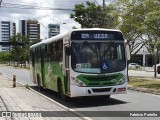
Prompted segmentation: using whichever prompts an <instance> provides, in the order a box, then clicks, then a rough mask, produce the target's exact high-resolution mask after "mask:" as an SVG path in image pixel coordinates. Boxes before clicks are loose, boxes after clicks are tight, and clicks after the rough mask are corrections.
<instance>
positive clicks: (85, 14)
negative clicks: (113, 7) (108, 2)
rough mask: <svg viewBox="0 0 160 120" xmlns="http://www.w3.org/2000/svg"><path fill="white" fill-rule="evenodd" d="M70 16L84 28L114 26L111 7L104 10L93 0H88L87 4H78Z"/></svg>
mask: <svg viewBox="0 0 160 120" xmlns="http://www.w3.org/2000/svg"><path fill="white" fill-rule="evenodd" d="M70 17H71V18H72V19H74V20H75V21H77V22H78V23H79V24H81V26H82V28H95V27H97V28H114V20H113V17H112V16H111V14H110V9H109V7H108V8H106V10H104V9H103V7H102V6H100V5H96V4H95V3H93V2H89V1H86V6H85V5H84V4H83V3H82V4H76V5H75V10H74V13H73V14H71V16H70Z"/></svg>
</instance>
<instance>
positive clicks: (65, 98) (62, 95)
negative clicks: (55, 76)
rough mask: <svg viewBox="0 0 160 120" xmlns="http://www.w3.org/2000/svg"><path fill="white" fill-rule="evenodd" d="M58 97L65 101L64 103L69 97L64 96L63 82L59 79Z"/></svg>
mask: <svg viewBox="0 0 160 120" xmlns="http://www.w3.org/2000/svg"><path fill="white" fill-rule="evenodd" d="M57 86H58V96H59V97H60V98H61V99H62V100H63V101H67V96H66V95H64V93H63V87H62V82H61V80H60V79H59V80H58V85H57Z"/></svg>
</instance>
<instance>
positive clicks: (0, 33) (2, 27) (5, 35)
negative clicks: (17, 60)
mask: <svg viewBox="0 0 160 120" xmlns="http://www.w3.org/2000/svg"><path fill="white" fill-rule="evenodd" d="M14 35H16V23H14V22H10V21H0V42H8V41H9V38H10V37H11V36H14ZM9 50H10V46H7V45H0V51H9Z"/></svg>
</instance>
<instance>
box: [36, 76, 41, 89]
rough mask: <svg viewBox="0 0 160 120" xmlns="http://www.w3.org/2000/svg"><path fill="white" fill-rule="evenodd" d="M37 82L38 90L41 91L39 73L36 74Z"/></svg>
mask: <svg viewBox="0 0 160 120" xmlns="http://www.w3.org/2000/svg"><path fill="white" fill-rule="evenodd" d="M37 83H38V90H39V91H41V90H42V87H41V79H40V77H39V75H37Z"/></svg>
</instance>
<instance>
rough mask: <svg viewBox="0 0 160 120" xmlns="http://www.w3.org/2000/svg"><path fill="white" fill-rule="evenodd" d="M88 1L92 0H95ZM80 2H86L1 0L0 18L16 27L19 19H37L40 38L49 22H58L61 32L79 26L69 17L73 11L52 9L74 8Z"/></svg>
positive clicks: (42, 36)
mask: <svg viewBox="0 0 160 120" xmlns="http://www.w3.org/2000/svg"><path fill="white" fill-rule="evenodd" d="M88 1H90V2H94V1H95V0H88ZM96 1H97V3H98V4H100V5H101V4H102V0H96ZM81 3H86V0H36V1H33V0H16V2H15V1H13V0H3V3H2V7H1V8H0V16H1V18H0V20H1V21H3V20H6V21H12V22H15V23H16V24H17V29H18V20H19V19H37V20H38V21H39V22H40V24H41V38H44V37H46V36H47V35H48V34H47V26H48V24H50V23H55V24H60V25H61V32H64V31H67V30H70V29H72V27H73V26H75V27H77V28H80V25H79V24H78V23H77V22H75V21H73V20H72V19H71V18H70V14H71V13H72V12H73V11H71V10H53V9H58V8H60V9H74V6H75V5H76V4H81ZM10 7H11V8H10ZM22 8H23V9H22ZM24 8H25V9H24ZM33 8H36V9H33ZM45 9H46V10H45ZM49 9H52V10H49ZM63 23H66V24H63Z"/></svg>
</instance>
